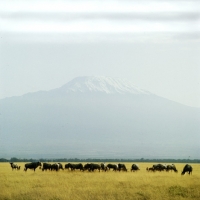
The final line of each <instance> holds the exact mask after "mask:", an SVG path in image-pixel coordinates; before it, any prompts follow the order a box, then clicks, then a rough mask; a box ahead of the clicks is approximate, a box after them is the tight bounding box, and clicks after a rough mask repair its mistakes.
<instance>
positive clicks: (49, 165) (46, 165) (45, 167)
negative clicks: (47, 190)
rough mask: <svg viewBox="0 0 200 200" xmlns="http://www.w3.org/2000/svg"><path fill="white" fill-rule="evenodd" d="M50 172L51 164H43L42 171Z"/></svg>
mask: <svg viewBox="0 0 200 200" xmlns="http://www.w3.org/2000/svg"><path fill="white" fill-rule="evenodd" d="M47 169H48V170H51V164H49V163H43V167H42V171H44V170H47Z"/></svg>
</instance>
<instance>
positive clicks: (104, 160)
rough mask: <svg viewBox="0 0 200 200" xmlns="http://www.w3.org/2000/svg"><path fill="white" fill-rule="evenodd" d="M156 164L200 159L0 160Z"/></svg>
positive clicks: (196, 161)
mask: <svg viewBox="0 0 200 200" xmlns="http://www.w3.org/2000/svg"><path fill="white" fill-rule="evenodd" d="M37 161H40V162H154V163H200V159H166V158H165V159H145V158H140V159H109V158H106V159H99V158H87V159H79V158H57V159H45V158H40V159H32V158H30V159H27V158H15V157H13V158H10V159H5V158H0V162H37Z"/></svg>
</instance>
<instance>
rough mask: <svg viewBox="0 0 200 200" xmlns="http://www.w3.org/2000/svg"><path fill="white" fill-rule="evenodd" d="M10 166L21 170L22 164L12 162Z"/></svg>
mask: <svg viewBox="0 0 200 200" xmlns="http://www.w3.org/2000/svg"><path fill="white" fill-rule="evenodd" d="M10 166H11V168H12V170H13V169H17V170H20V166H18V165H17V164H15V163H10Z"/></svg>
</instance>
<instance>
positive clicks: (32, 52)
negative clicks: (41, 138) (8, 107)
mask: <svg viewBox="0 0 200 200" xmlns="http://www.w3.org/2000/svg"><path fill="white" fill-rule="evenodd" d="M87 75H88V76H93V75H94V76H110V77H118V78H122V79H126V80H129V81H131V82H133V83H134V84H135V85H137V86H138V87H140V88H143V89H146V90H149V91H150V92H152V93H155V94H157V95H159V96H163V97H166V98H168V99H171V100H174V101H177V102H180V103H182V104H185V105H189V106H195V107H200V1H198V0H185V1H182V0H176V1H173V0H157V1H154V0H138V1H134V0H133V1H131V0H118V1H117V0H101V1H95V0H93V1H92V0H80V1H79V0H65V1H64V0H60V1H51V0H48V1H44V0H40V1H37V0H34V1H33V0H29V1H27V0H21V1H14V0H13V1H11V0H6V1H5V0H0V98H4V97H9V96H15V95H22V94H24V93H28V92H34V91H38V90H50V89H53V88H57V87H60V86H62V85H63V84H65V83H67V82H68V81H70V80H72V79H73V78H75V77H77V76H87Z"/></svg>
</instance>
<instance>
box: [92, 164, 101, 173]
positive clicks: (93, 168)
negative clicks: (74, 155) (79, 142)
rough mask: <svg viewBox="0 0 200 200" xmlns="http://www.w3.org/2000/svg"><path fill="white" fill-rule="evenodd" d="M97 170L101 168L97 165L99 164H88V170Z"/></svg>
mask: <svg viewBox="0 0 200 200" xmlns="http://www.w3.org/2000/svg"><path fill="white" fill-rule="evenodd" d="M96 169H97V170H99V172H100V170H101V166H100V165H99V164H94V163H91V165H90V171H92V172H93V171H94V170H96Z"/></svg>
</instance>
